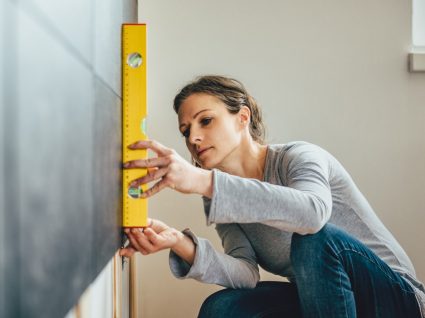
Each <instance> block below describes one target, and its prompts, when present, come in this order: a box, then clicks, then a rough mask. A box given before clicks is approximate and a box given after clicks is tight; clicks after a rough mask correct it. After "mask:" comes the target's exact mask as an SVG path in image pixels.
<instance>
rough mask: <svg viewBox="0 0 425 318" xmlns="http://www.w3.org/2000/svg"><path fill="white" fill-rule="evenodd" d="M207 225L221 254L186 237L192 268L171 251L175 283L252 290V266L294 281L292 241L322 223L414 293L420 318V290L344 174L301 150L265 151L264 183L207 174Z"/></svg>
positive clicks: (320, 154) (310, 149)
mask: <svg viewBox="0 0 425 318" xmlns="http://www.w3.org/2000/svg"><path fill="white" fill-rule="evenodd" d="M203 200H204V208H205V214H206V218H207V225H210V224H212V223H215V224H216V230H217V232H218V234H219V236H220V238H221V240H222V245H223V247H224V253H222V252H219V251H216V250H215V249H214V248H213V246H212V245H211V243H210V242H209V241H208V240H206V239H203V238H200V237H197V236H196V235H195V234H194V233H192V232H191V231H190V230H188V229H187V230H185V231H183V232H184V233H185V234H186V235H189V236H190V237H191V238H192V239H193V241H194V242H195V244H196V254H195V259H194V263H193V264H192V266H190V265H189V264H187V263H186V262H185V261H184V260H182V259H181V258H180V257H179V256H178V255H176V254H175V253H174V252H172V251H170V259H169V260H170V268H171V271H172V273H173V274H174V276H176V277H177V278H194V279H196V280H198V281H201V282H204V283H212V284H218V285H221V286H225V287H230V288H253V287H255V285H256V284H257V282H258V280H259V271H258V265H260V266H261V267H262V268H264V269H265V270H266V271H269V272H271V273H274V274H277V275H281V276H284V277H287V278H288V279H289V280H294V277H293V276H294V274H293V270H292V267H291V261H290V257H289V252H290V245H291V237H292V233H294V232H295V233H299V234H309V233H316V232H317V231H319V230H320V229H321V228H322V227H323V226H324V225H325V224H326V223H327V222H330V223H332V224H334V225H336V226H338V227H339V228H341V229H343V230H345V231H346V232H348V233H350V234H351V235H353V236H355V237H357V238H358V239H359V240H360V241H362V242H363V243H364V244H365V245H366V246H368V247H369V248H370V249H371V250H372V251H374V252H375V253H376V254H377V255H378V256H379V257H380V258H381V259H382V260H384V261H385V262H386V263H387V264H388V265H389V266H390V267H391V268H392V269H393V270H394V271H396V272H398V273H400V274H401V275H402V276H403V277H404V278H405V279H406V280H407V281H408V282H409V283H410V284H411V285H412V287H413V288H414V290H415V294H416V296H417V299H418V303H419V304H420V307H421V309H422V312H423V315H422V316H423V317H425V315H424V314H425V289H424V286H423V285H422V283H421V282H419V281H418V280H417V279H416V276H415V270H414V268H413V265H412V263H411V261H410V260H409V258H408V256H407V255H406V253H405V252H404V250H403V249H402V247H401V246H400V244H399V243H398V242H397V241H396V239H395V238H394V237H393V236H392V234H391V233H390V232H389V231H388V229H387V228H386V227H385V226H384V225H383V223H382V222H381V221H380V220H379V218H378V217H377V215H376V214H375V212H374V211H373V209H372V207H371V206H370V205H369V203H368V201H367V200H366V198H365V197H364V196H363V195H362V193H361V192H360V191H359V189H358V188H357V186H356V185H355V183H354V181H353V180H352V178H351V177H350V175H349V174H348V172H347V171H346V170H345V169H344V167H343V166H342V165H341V164H340V163H339V162H338V160H337V159H336V158H334V157H333V156H332V155H331V154H329V153H328V152H327V151H325V150H324V149H322V148H320V147H319V146H316V145H313V144H310V143H307V142H302V141H299V142H291V143H288V144H283V145H268V149H267V156H266V161H265V167H264V180H262V181H259V180H256V179H248V178H241V177H238V176H234V175H230V174H227V173H224V172H222V171H220V170H217V169H214V170H213V193H212V198H211V199H208V198H205V197H204V198H203Z"/></svg>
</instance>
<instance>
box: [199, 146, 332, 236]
mask: <svg viewBox="0 0 425 318" xmlns="http://www.w3.org/2000/svg"><path fill="white" fill-rule="evenodd" d="M278 170H279V174H280V175H279V177H280V178H281V179H283V180H284V181H285V182H284V184H286V185H287V186H281V185H274V184H270V183H267V182H261V181H259V180H256V179H247V178H241V177H238V176H234V175H230V174H227V173H224V172H221V171H220V170H217V169H214V170H213V196H212V198H211V200H209V199H206V198H204V201H205V202H204V206H205V213H206V216H207V224H208V225H209V224H211V223H217V224H219V223H256V222H259V223H263V224H267V225H269V226H273V227H275V228H278V229H281V230H284V231H287V232H297V233H300V234H308V233H315V232H317V231H319V230H320V229H321V228H322V227H323V226H324V225H325V223H326V222H327V221H328V220H329V218H330V215H331V211H332V195H331V191H330V185H329V174H330V171H329V170H330V163H329V159H328V158H327V156H326V152H325V151H324V150H322V149H321V148H320V147H318V146H315V145H312V144H305V145H301V146H298V147H294V148H292V149H291V150H290V151H288V152H287V153H286V154H285V156H283V159H281V162H279V169H278Z"/></svg>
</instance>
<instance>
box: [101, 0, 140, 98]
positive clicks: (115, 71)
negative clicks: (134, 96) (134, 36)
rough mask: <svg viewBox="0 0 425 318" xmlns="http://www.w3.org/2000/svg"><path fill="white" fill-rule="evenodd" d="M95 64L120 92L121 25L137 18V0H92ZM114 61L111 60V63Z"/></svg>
mask: <svg viewBox="0 0 425 318" xmlns="http://www.w3.org/2000/svg"><path fill="white" fill-rule="evenodd" d="M94 1H95V7H96V10H95V12H94V22H95V25H94V34H95V36H94V61H95V64H94V67H95V72H96V74H98V76H99V77H100V78H101V79H102V80H103V81H104V82H105V83H106V84H107V85H108V86H110V87H111V88H112V90H114V91H115V93H116V94H117V95H119V96H122V94H121V63H118V62H116V61H120V60H121V24H122V23H123V22H129V23H135V22H136V21H137V1H136V0H122V1H104V0H94ZM111 61H114V63H111Z"/></svg>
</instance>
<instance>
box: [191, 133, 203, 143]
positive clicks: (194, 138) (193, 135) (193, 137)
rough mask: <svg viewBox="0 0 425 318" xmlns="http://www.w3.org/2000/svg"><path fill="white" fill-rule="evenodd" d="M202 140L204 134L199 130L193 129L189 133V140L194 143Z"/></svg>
mask: <svg viewBox="0 0 425 318" xmlns="http://www.w3.org/2000/svg"><path fill="white" fill-rule="evenodd" d="M200 141H202V136H201V134H200V132H199V131H196V130H191V131H190V135H189V142H190V143H191V144H193V145H196V144H198V143H199V142H200Z"/></svg>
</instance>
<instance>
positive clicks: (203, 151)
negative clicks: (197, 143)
mask: <svg viewBox="0 0 425 318" xmlns="http://www.w3.org/2000/svg"><path fill="white" fill-rule="evenodd" d="M211 148H212V147H209V148H205V149H201V150H200V151H198V153H197V155H198V158H199V157H201V156H202V155H203V154H204V153H205V152H207V151H208V150H210V149H211Z"/></svg>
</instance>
